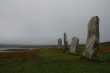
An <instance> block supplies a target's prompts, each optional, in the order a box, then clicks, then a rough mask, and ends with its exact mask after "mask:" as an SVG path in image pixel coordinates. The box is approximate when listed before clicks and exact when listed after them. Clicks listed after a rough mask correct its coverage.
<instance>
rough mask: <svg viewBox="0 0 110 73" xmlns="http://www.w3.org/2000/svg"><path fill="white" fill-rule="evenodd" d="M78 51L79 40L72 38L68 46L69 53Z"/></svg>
mask: <svg viewBox="0 0 110 73" xmlns="http://www.w3.org/2000/svg"><path fill="white" fill-rule="evenodd" d="M78 49H79V39H78V38H77V37H73V38H72V41H71V46H70V50H69V52H70V53H74V54H75V53H77V51H78Z"/></svg>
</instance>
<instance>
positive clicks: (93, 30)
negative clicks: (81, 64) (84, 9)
mask: <svg viewBox="0 0 110 73" xmlns="http://www.w3.org/2000/svg"><path fill="white" fill-rule="evenodd" d="M98 50H99V17H98V16H94V17H92V18H91V19H90V21H89V23H88V36H87V42H86V48H85V50H84V52H83V56H84V57H86V58H88V59H91V60H92V59H96V56H97V52H98Z"/></svg>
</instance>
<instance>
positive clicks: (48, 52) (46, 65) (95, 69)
mask: <svg viewBox="0 0 110 73" xmlns="http://www.w3.org/2000/svg"><path fill="white" fill-rule="evenodd" d="M80 48H84V47H83V46H82V47H80ZM107 48H108V47H107ZM34 53H36V55H37V56H34V58H31V59H28V60H27V59H21V60H16V59H8V60H3V59H0V73H110V63H108V62H107V63H105V62H92V61H87V60H84V59H81V58H80V56H79V55H72V54H68V53H63V51H62V50H60V49H40V50H39V52H34Z"/></svg>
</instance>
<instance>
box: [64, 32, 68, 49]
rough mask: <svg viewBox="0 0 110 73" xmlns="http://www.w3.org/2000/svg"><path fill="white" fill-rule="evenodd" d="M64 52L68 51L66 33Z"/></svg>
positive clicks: (65, 36)
mask: <svg viewBox="0 0 110 73" xmlns="http://www.w3.org/2000/svg"><path fill="white" fill-rule="evenodd" d="M64 50H65V51H68V42H67V35H66V33H64Z"/></svg>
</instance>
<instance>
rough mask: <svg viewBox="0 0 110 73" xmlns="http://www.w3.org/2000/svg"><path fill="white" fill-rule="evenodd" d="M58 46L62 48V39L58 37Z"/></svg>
mask: <svg viewBox="0 0 110 73" xmlns="http://www.w3.org/2000/svg"><path fill="white" fill-rule="evenodd" d="M58 48H62V39H61V38H59V39H58Z"/></svg>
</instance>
